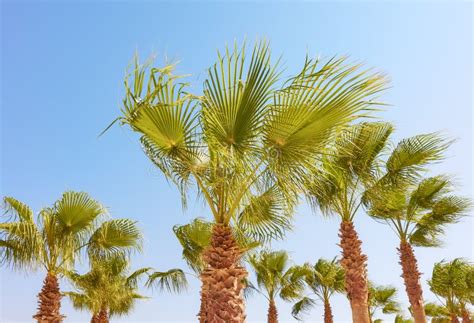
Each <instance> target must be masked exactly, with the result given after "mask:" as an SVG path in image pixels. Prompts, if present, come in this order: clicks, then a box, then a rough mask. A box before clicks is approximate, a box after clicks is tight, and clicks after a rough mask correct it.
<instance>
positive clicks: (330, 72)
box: [264, 58, 386, 176]
mask: <svg viewBox="0 0 474 323" xmlns="http://www.w3.org/2000/svg"><path fill="white" fill-rule="evenodd" d="M385 86H386V80H385V78H384V77H383V76H381V75H380V74H377V73H373V74H370V72H369V71H361V70H360V66H359V65H351V64H347V63H346V62H345V59H344V58H339V59H337V58H334V59H331V60H329V61H327V62H326V63H322V64H321V62H320V61H319V60H310V59H307V60H306V62H305V64H304V67H303V69H302V71H301V72H300V73H299V74H298V75H297V76H296V77H294V78H293V79H292V81H291V83H290V84H289V85H288V87H286V88H284V89H282V90H281V91H279V92H278V93H277V94H276V95H275V97H274V102H273V104H272V107H271V111H270V115H269V121H268V124H267V125H266V127H265V130H264V140H265V141H264V146H265V148H266V149H267V150H268V151H269V152H270V156H269V158H270V160H269V162H270V165H271V167H272V169H274V171H275V172H276V174H281V175H285V174H293V175H294V176H300V175H301V172H304V169H305V168H311V167H312V166H313V165H314V161H315V160H314V158H315V156H320V154H321V153H322V152H324V151H325V148H326V146H327V144H328V142H329V140H330V139H333V138H334V136H335V135H336V133H337V130H338V129H339V127H340V126H345V125H347V124H348V123H349V122H351V121H353V120H355V119H356V118H357V117H360V116H362V115H364V114H366V113H367V112H368V110H370V109H371V107H372V106H373V105H374V104H375V102H373V101H371V100H372V99H373V98H374V95H376V94H377V93H378V92H380V91H381V90H383V88H384V87H385Z"/></svg>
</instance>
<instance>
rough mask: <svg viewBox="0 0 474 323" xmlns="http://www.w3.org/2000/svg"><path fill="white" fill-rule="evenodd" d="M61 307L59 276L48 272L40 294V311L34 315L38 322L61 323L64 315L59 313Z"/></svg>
mask: <svg viewBox="0 0 474 323" xmlns="http://www.w3.org/2000/svg"><path fill="white" fill-rule="evenodd" d="M60 308H61V293H60V292H59V283H58V278H57V277H56V275H55V274H54V273H51V272H48V274H47V275H46V278H45V279H44V281H43V288H42V289H41V292H40V293H39V294H38V312H37V313H36V314H35V315H34V316H33V318H34V319H36V320H37V321H38V323H59V322H62V321H63V319H64V316H63V315H61V314H60V313H59V310H60Z"/></svg>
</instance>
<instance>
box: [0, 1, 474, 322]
mask: <svg viewBox="0 0 474 323" xmlns="http://www.w3.org/2000/svg"><path fill="white" fill-rule="evenodd" d="M1 10H2V12H1V35H2V45H1V62H2V66H1V68H2V69H1V77H2V78H1V111H2V113H1V120H2V122H1V137H2V141H1V193H2V195H12V196H14V197H16V198H18V199H20V200H23V201H24V202H26V203H28V204H29V205H31V206H32V207H33V209H34V210H35V211H38V210H39V209H40V208H41V207H42V206H46V205H49V204H50V203H52V202H53V201H54V200H55V199H56V198H58V197H59V196H60V194H61V192H63V191H64V190H69V189H74V190H85V191H87V192H89V193H90V194H91V195H92V196H93V197H95V198H97V199H98V200H100V201H102V202H103V203H104V204H105V205H106V206H108V207H109V208H110V212H111V214H112V215H113V216H115V217H130V218H134V219H137V220H138V221H139V223H140V225H141V227H142V228H143V230H144V232H145V236H146V243H145V250H144V253H143V255H139V256H136V257H135V258H134V264H135V266H144V265H146V266H154V267H156V268H158V269H163V270H165V269H168V268H172V267H182V268H184V267H185V264H184V262H183V261H182V260H181V250H180V247H179V245H178V242H177V241H176V240H175V238H174V236H173V234H172V231H171V227H172V226H173V225H174V224H177V223H186V222H189V221H190V220H191V219H192V218H193V217H196V216H207V211H206V209H204V208H203V207H202V206H201V205H200V203H197V205H191V207H190V208H189V209H188V210H187V211H186V212H183V211H182V209H181V204H180V201H179V195H178V193H177V191H176V189H174V188H173V187H170V186H169V185H168V184H167V183H166V181H165V180H164V179H163V177H162V176H161V174H160V173H159V172H158V171H157V170H155V169H154V168H153V166H152V165H151V163H150V162H149V161H148V160H147V159H146V158H145V156H144V154H143V153H142V152H141V150H140V147H139V145H138V143H137V141H136V140H135V136H133V135H132V134H131V133H130V132H129V131H128V130H126V129H121V128H119V127H114V128H112V129H111V130H110V131H109V132H108V133H107V134H106V135H105V136H103V137H101V138H100V139H98V138H97V135H98V134H99V132H100V131H101V130H103V129H104V128H105V127H106V126H107V125H108V124H109V123H110V121H111V120H113V119H114V118H115V117H116V116H117V115H118V113H119V108H120V102H121V97H122V93H123V88H122V80H123V76H124V71H125V68H126V66H127V64H128V62H129V61H130V59H131V57H132V55H133V53H134V51H135V50H138V51H139V53H140V54H141V55H142V56H148V55H149V54H151V53H152V52H156V53H157V54H158V57H159V58H163V56H164V54H167V56H168V57H170V58H176V59H179V60H181V64H180V67H179V71H180V72H183V73H191V74H192V75H193V76H192V77H191V81H192V82H194V83H195V84H197V85H196V89H199V88H200V86H201V84H202V81H203V77H204V73H205V69H206V68H207V67H208V66H209V65H210V64H211V63H213V62H214V60H215V58H216V54H215V53H216V50H217V49H222V48H223V46H224V45H225V43H226V42H228V43H232V42H233V41H234V39H237V40H238V41H241V40H243V39H244V37H245V36H246V37H247V39H249V40H253V39H255V38H256V37H267V38H268V39H270V40H271V43H272V49H273V53H274V54H275V56H278V55H280V54H283V57H284V62H285V65H286V66H287V70H288V72H295V71H296V69H297V67H298V66H300V65H301V64H302V61H303V60H304V57H305V54H306V53H307V52H309V53H310V54H312V55H316V54H321V55H322V56H332V55H334V54H348V55H350V56H351V58H353V59H354V60H355V61H363V62H365V63H366V64H367V65H368V66H373V67H376V68H377V69H379V70H382V71H384V72H386V73H388V74H389V75H390V77H391V79H392V88H391V89H390V90H389V91H388V92H387V94H386V95H385V96H384V99H385V101H387V102H389V103H391V104H392V105H393V106H392V107H390V108H389V109H388V110H387V111H386V112H383V113H381V114H380V115H381V116H382V117H383V118H384V119H386V120H390V121H393V122H395V123H396V126H397V133H396V135H395V138H396V139H399V138H402V137H405V136H411V135H415V134H418V133H422V132H431V131H436V130H444V131H445V132H446V133H447V134H449V135H450V136H452V137H454V138H457V139H458V141H457V142H456V144H455V145H454V146H453V147H452V149H451V150H450V152H449V158H448V159H447V160H446V161H445V162H444V163H443V164H441V165H438V166H436V167H434V171H436V172H447V173H451V174H455V175H456V176H457V178H458V181H459V183H460V184H461V185H462V186H461V187H460V192H461V193H463V194H464V195H469V196H472V165H473V163H472V162H473V160H472V144H473V143H472V107H473V104H472V103H473V102H472V88H473V81H472V69H473V66H472V57H473V52H472V45H473V44H472V13H473V11H472V10H473V5H472V3H467V2H466V3H450V4H448V3H442V2H433V3H429V2H424V3H417V4H413V3H408V2H403V3H398V4H397V3H378V4H377V3H375V2H374V3H355V2H353V3H351V2H339V3H332V4H329V3H321V2H318V3H310V2H304V3H297V2H296V1H291V2H290V1H289V2H277V3H270V2H265V1H260V2H257V1H254V2H241V3H237V2H234V3H224V2H196V1H193V2H184V1H180V2H171V1H170V2H165V1H163V2H151V1H148V2H140V1H126V2H106V1H103V2H91V1H77V2H72V1H71V2H69V3H62V2H59V1H41V2H25V1H3V2H2V8H1ZM356 226H357V229H358V230H359V232H360V236H361V238H362V240H363V241H364V246H363V247H364V251H365V252H366V253H367V254H368V257H369V275H370V278H371V279H372V280H374V281H375V282H376V283H379V284H393V285H395V286H396V287H398V288H399V289H400V292H399V300H400V301H402V302H403V303H404V304H405V305H406V304H407V298H406V296H405V293H404V288H403V287H402V280H401V278H400V267H399V265H398V259H397V253H396V245H397V241H396V238H395V236H394V234H393V232H391V231H390V229H389V228H388V227H385V226H382V225H380V224H377V223H375V222H374V221H373V220H371V219H368V218H367V217H365V216H364V214H361V216H359V217H358V218H357V220H356ZM295 227H296V229H295V230H294V232H292V233H291V234H289V235H288V237H287V240H286V241H285V242H284V243H280V242H278V243H275V244H274V247H275V248H285V249H287V250H289V251H290V252H291V255H292V257H293V259H294V260H295V261H296V262H299V263H301V262H304V261H315V260H316V259H317V258H319V257H327V258H332V257H334V256H336V255H339V249H338V247H337V246H336V243H337V228H338V222H337V220H336V219H322V218H321V217H319V216H317V215H314V214H312V212H311V211H310V209H309V208H308V207H307V206H306V205H302V206H301V207H300V208H299V210H298V214H297V215H296V222H295ZM473 229H474V228H473V222H472V219H469V220H466V221H463V222H462V223H460V224H457V225H453V226H452V227H451V228H450V229H449V230H448V231H447V237H446V244H445V246H444V248H441V249H432V250H429V249H416V251H415V252H416V254H417V256H418V259H419V262H420V268H421V271H422V272H423V273H424V274H423V276H422V279H423V282H424V283H423V285H424V287H425V298H426V299H429V300H434V297H433V295H431V294H430V293H429V292H428V291H427V290H428V289H427V286H426V283H425V280H426V279H428V278H429V276H430V272H431V268H432V265H433V263H434V262H436V261H440V260H442V259H451V258H454V257H468V258H471V259H473V258H474V257H473ZM0 273H1V290H0V305H1V307H0V321H2V322H20V321H24V322H30V321H31V316H32V314H33V313H34V312H35V309H36V294H37V293H38V291H39V290H40V288H41V283H42V279H43V275H44V273H42V272H41V273H38V274H30V275H25V274H22V273H18V272H11V271H10V270H8V269H5V268H1V269H0ZM63 286H65V287H67V285H66V284H64V283H63ZM198 287H199V284H198V282H197V280H193V279H192V278H191V287H190V289H189V290H188V291H187V292H186V293H183V294H181V295H167V294H160V293H153V298H152V299H150V300H148V301H145V302H143V303H141V304H140V305H138V306H137V308H136V310H135V311H134V313H133V314H132V315H131V316H130V317H129V318H127V319H126V321H128V322H130V321H141V322H143V321H154V322H193V321H194V322H195V321H196V320H195V314H196V313H197V311H198V306H199V295H198ZM144 293H146V294H149V295H152V293H151V291H144ZM278 305H279V308H280V317H281V320H282V321H291V320H292V319H291V316H290V305H288V304H283V303H282V302H280V303H279V304H278ZM62 310H63V313H64V314H66V315H67V321H70V322H72V321H76V322H86V321H87V320H88V319H89V315H88V314H87V313H80V312H77V311H74V310H73V309H72V308H71V306H70V304H69V303H68V301H67V300H64V303H63V307H62ZM334 312H335V313H334V314H335V319H336V321H338V322H343V321H348V320H349V319H350V313H349V304H348V302H347V300H346V299H345V298H344V297H342V296H340V297H335V299H334ZM265 315H266V304H265V302H264V299H263V298H262V297H259V296H258V295H257V296H254V297H253V298H251V299H250V300H249V301H248V321H249V322H258V321H263V320H265ZM321 315H322V307H318V308H316V309H315V310H314V311H313V312H312V313H311V315H310V316H308V321H310V320H311V321H313V322H316V321H319V320H321Z"/></svg>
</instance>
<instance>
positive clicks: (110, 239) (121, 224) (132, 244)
mask: <svg viewBox="0 0 474 323" xmlns="http://www.w3.org/2000/svg"><path fill="white" fill-rule="evenodd" d="M141 243H142V234H141V232H140V229H139V228H138V227H137V225H136V222H135V221H132V220H129V219H116V220H109V221H106V222H104V223H102V225H101V226H100V227H99V228H98V229H97V230H96V231H95V232H94V234H93V235H92V236H91V237H90V239H89V243H88V246H87V251H88V254H89V256H91V257H93V258H110V257H113V256H116V255H117V254H122V253H129V252H131V251H133V250H140V249H141Z"/></svg>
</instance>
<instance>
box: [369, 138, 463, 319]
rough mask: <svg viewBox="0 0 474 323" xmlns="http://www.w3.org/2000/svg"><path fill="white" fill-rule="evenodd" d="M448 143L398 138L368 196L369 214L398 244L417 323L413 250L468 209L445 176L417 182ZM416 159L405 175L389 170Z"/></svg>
mask: <svg viewBox="0 0 474 323" xmlns="http://www.w3.org/2000/svg"><path fill="white" fill-rule="evenodd" d="M447 145H448V144H447V143H446V142H445V141H443V140H442V138H440V137H439V136H438V135H437V134H427V135H419V136H415V137H412V138H408V139H405V140H402V141H401V142H400V143H399V144H398V146H397V147H396V148H395V149H394V150H393V152H392V153H391V155H390V157H389V158H388V160H387V162H386V166H385V168H386V173H385V175H384V176H383V177H382V178H381V179H380V180H379V182H378V183H377V184H376V185H374V186H373V187H372V188H371V189H370V190H369V191H368V192H367V194H366V201H367V204H368V205H370V212H369V214H370V215H371V216H372V217H374V218H375V219H377V220H380V221H382V222H383V223H386V224H388V225H389V226H390V227H391V228H392V229H393V231H394V232H395V233H396V234H397V236H398V238H399V240H400V246H399V249H398V251H399V254H400V264H401V266H402V277H403V279H404V283H405V287H406V292H407V295H408V299H409V301H410V305H411V308H412V311H413V316H414V319H415V322H416V323H420V322H426V318H425V313H424V307H423V295H422V288H421V285H420V272H419V270H418V265H417V260H416V257H415V254H414V252H413V248H412V246H419V247H434V246H438V245H439V244H440V241H439V237H440V236H441V235H442V234H443V232H444V228H445V227H446V225H448V224H450V223H455V222H457V221H458V220H459V219H460V217H461V216H463V215H464V214H465V212H466V211H467V210H468V208H469V206H470V201H469V200H468V199H466V198H463V197H459V196H456V195H452V194H451V193H452V191H453V185H452V181H451V180H450V179H449V177H447V176H444V175H440V176H434V177H429V178H425V179H421V178H420V174H421V172H422V171H423V170H424V167H423V166H424V164H425V165H426V163H428V162H430V161H436V160H439V159H441V158H442V153H443V152H444V151H445V149H446V147H447ZM423 160H424V161H423ZM414 161H417V164H418V165H415V166H413V167H411V168H405V171H403V172H398V173H397V172H394V171H393V169H396V168H399V167H400V165H401V164H404V163H410V164H413V162H414ZM422 161H423V162H422Z"/></svg>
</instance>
